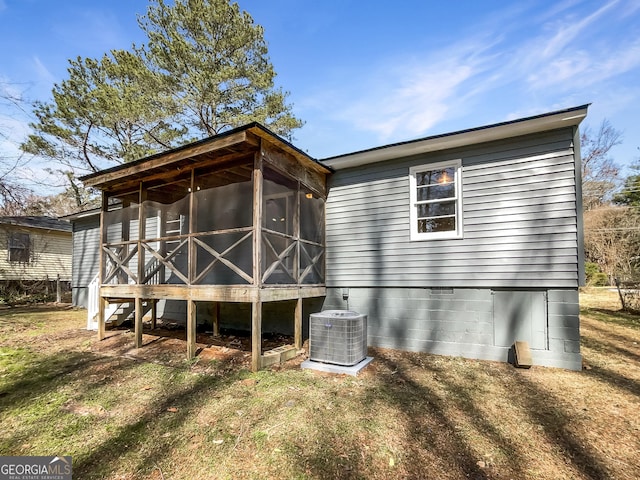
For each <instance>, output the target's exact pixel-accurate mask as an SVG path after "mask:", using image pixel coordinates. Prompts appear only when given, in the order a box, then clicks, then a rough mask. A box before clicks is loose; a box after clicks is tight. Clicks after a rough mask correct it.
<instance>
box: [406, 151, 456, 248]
mask: <svg viewBox="0 0 640 480" xmlns="http://www.w3.org/2000/svg"><path fill="white" fill-rule="evenodd" d="M460 170H461V162H460V160H454V161H449V162H440V163H433V164H431V165H421V166H417V167H412V168H411V169H410V170H409V173H410V175H409V181H410V186H411V194H410V201H411V212H410V217H411V240H430V239H444V238H460V237H461V236H462V186H461V181H460V179H461V175H460Z"/></svg>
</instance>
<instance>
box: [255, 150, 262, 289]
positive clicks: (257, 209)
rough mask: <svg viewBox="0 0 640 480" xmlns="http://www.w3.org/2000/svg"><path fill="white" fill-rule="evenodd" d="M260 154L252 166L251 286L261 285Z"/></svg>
mask: <svg viewBox="0 0 640 480" xmlns="http://www.w3.org/2000/svg"><path fill="white" fill-rule="evenodd" d="M262 182H263V177H262V154H261V152H260V151H257V152H256V154H255V156H254V164H253V285H254V286H256V287H260V286H261V285H262V186H263V185H262Z"/></svg>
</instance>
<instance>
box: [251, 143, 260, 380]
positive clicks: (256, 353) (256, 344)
mask: <svg viewBox="0 0 640 480" xmlns="http://www.w3.org/2000/svg"><path fill="white" fill-rule="evenodd" d="M262 155H263V150H262V141H261V142H260V146H259V148H258V150H257V151H256V153H255V155H254V157H253V286H254V288H255V289H256V296H255V297H254V300H253V301H252V304H251V369H252V370H253V371H254V372H255V371H258V370H260V367H261V363H262V362H261V360H262V301H261V300H260V295H261V292H260V289H261V288H262V181H263V176H262V168H263V166H262Z"/></svg>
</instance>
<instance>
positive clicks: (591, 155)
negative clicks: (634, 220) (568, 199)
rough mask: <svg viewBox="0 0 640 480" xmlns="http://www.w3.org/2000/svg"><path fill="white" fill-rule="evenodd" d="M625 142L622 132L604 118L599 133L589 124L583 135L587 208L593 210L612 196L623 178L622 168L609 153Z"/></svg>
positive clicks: (584, 201) (581, 144)
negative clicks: (592, 129) (621, 177)
mask: <svg viewBox="0 0 640 480" xmlns="http://www.w3.org/2000/svg"><path fill="white" fill-rule="evenodd" d="M621 142H622V133H621V132H619V131H618V130H616V129H615V128H613V127H612V126H611V124H610V123H609V121H608V120H606V119H605V120H603V121H602V123H601V124H600V128H599V129H598V130H597V132H595V133H594V132H592V131H591V129H590V128H589V127H586V128H585V129H584V130H583V131H582V134H581V135H580V150H581V152H582V199H583V206H584V209H585V210H591V209H592V208H595V207H597V206H599V205H603V204H605V203H606V202H607V201H608V200H610V199H611V196H612V194H613V192H614V191H615V190H616V189H617V188H618V186H619V181H620V167H619V166H618V165H617V164H616V163H615V161H614V160H613V159H612V158H611V157H610V156H609V152H610V151H611V149H612V148H613V147H615V146H616V145H619V144H620V143H621Z"/></svg>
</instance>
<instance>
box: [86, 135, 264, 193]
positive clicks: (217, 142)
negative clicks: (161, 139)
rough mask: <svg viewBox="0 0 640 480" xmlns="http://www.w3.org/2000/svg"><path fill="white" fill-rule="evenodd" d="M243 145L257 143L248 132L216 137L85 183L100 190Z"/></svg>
mask: <svg viewBox="0 0 640 480" xmlns="http://www.w3.org/2000/svg"><path fill="white" fill-rule="evenodd" d="M242 143H249V144H254V143H256V142H255V141H254V140H253V139H252V138H248V137H247V134H246V132H236V133H234V134H231V135H226V136H223V137H214V138H212V139H210V140H208V141H204V142H199V143H197V144H195V145H191V146H187V147H185V148H178V149H175V150H171V151H169V152H167V153H164V154H159V155H155V156H153V157H150V158H147V159H146V160H141V161H138V162H133V164H132V165H126V164H125V165H123V166H122V167H119V168H113V169H109V170H105V171H104V172H103V173H99V174H97V175H92V176H90V177H89V178H85V179H83V183H84V184H85V185H86V186H87V187H98V188H100V186H102V185H103V184H106V183H108V182H113V181H116V180H120V179H122V178H127V177H132V176H136V175H140V174H144V173H145V172H150V171H153V170H155V169H159V168H165V167H167V166H169V165H171V164H172V163H176V162H179V161H181V160H187V159H190V158H192V157H197V156H198V155H203V154H205V153H208V152H212V151H215V150H221V149H224V148H229V147H233V146H235V145H239V144H242Z"/></svg>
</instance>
